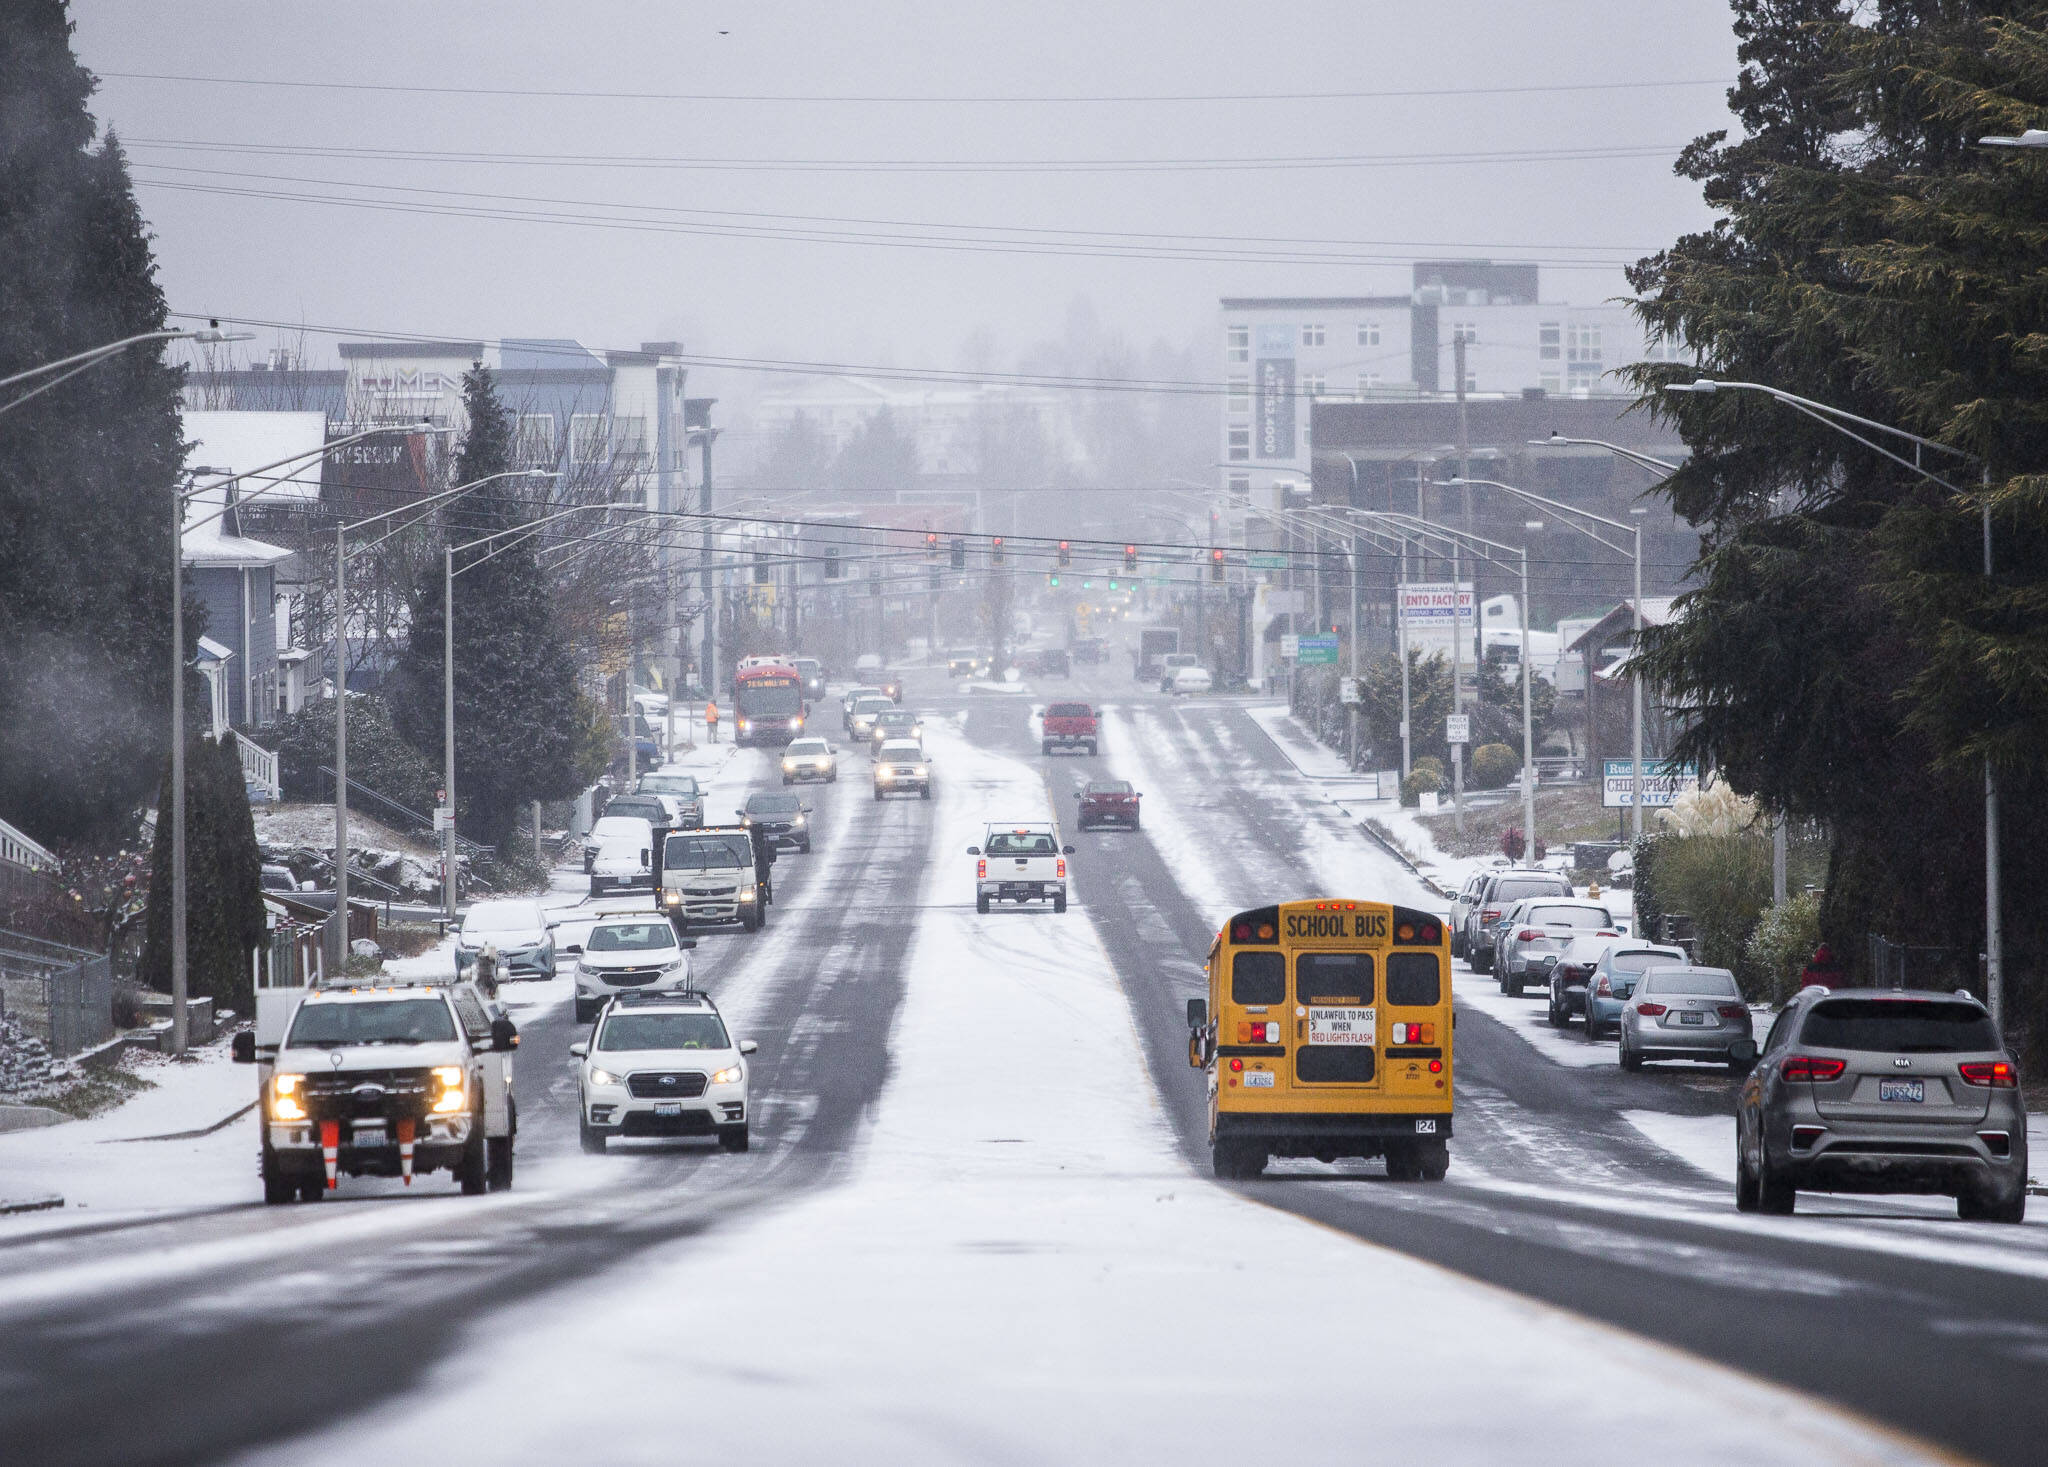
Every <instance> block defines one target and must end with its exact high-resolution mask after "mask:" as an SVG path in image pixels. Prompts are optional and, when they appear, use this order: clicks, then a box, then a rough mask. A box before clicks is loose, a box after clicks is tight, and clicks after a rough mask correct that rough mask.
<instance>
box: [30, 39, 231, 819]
mask: <svg viewBox="0 0 2048 1467" xmlns="http://www.w3.org/2000/svg"><path fill="white" fill-rule="evenodd" d="M70 36H71V22H70V19H69V16H68V13H67V7H66V5H65V3H64V0H15V3H13V4H10V5H7V6H5V7H0V119H4V122H0V261H4V262H5V265H4V268H0V376H6V375H9V374H11V373H14V372H18V371H22V370H25V369H27V368H30V367H34V366H37V365H40V364H42V363H44V362H48V361H52V360H55V359H57V358H60V357H65V356H69V355H72V354H74V353H76V352H80V351H85V350H88V349H90V348H92V347H95V346H99V345H103V344H105V343H108V342H111V341H117V340H120V339H122V338H124V337H128V336H134V335H138V334H140V333H143V332H148V331H154V330H159V329H161V328H162V327H163V325H164V320H165V306H164V299H163V293H162V291H161V290H160V289H159V288H158V286H157V282H156V266H155V262H154V259H153V257H152V255H151V252H150V248H149V241H148V236H147V233H146V231H145V229H144V226H143V222H142V218H141V214H140V212H139V211H138V209H137V208H136V205H135V199H134V196H133V193H132V191H131V189H130V187H129V180H128V167H127V162H126V160H125V158H124V157H123V156H122V152H121V149H120V147H119V145H118V144H117V143H116V142H115V141H114V139H113V138H111V137H109V138H107V139H106V140H105V141H103V142H102V143H101V144H100V145H99V146H98V147H94V146H93V136H94V123H93V119H92V117H91V115H90V114H89V113H88V112H87V110H86V101H87V98H88V97H89V96H90V95H91V92H92V88H93V79H92V76H91V75H90V74H89V73H88V72H87V71H85V69H84V68H82V67H81V66H79V64H78V62H77V60H76V58H75V57H74V56H73V55H72V51H71V40H70ZM179 380H180V374H179V372H178V370H177V369H175V368H173V367H170V366H167V365H166V364H165V362H164V359H163V353H162V350H161V348H160V347H158V346H153V345H145V346H138V347H132V348H130V349H129V350H127V351H125V352H123V353H121V354H120V355H118V356H116V357H114V358H112V359H111V360H108V361H106V362H103V363H101V364H99V365H97V366H94V367H92V368H90V369H88V370H86V371H84V372H81V373H79V374H78V375H77V376H75V377H72V378H70V379H69V380H68V381H65V382H63V383H61V384H60V385H58V386H55V387H53V388H51V390H49V391H47V392H44V393H43V394H41V395H40V396H38V397H37V398H35V399H34V400H33V401H32V402H29V403H27V404H25V405H23V406H22V407H19V408H17V409H15V410H14V411H12V412H9V413H6V414H5V415H0V526H4V527H5V528H4V530H0V816H4V817H5V818H6V819H8V820H10V821H12V822H14V823H15V824H17V825H19V826H20V827H22V828H23V829H24V830H26V831H27V832H28V833H29V834H30V835H32V836H35V837H37V838H38V839H41V840H44V841H48V842H56V841H59V840H72V841H77V840H95V839H111V838H115V837H118V836H119V835H120V834H122V833H123V831H124V829H127V828H132V826H129V825H128V822H129V821H130V820H132V818H133V814H134V811H135V808H136V806H137V805H138V804H140V803H141V801H142V800H143V799H144V798H145V797H146V796H147V795H148V793H149V791H150V787H151V785H152V783H153V780H154V776H155V766H156V764H157V761H158V758H159V756H160V755H161V753H162V751H163V748H164V744H165V740H166V735H167V730H166V725H167V724H168V722H169V719H168V716H167V704H168V701H169V695H170V694H169V688H170V680H169V673H168V672H167V670H166V664H167V663H168V661H169V658H168V652H169V648H168V647H166V646H165V640H166V631H165V628H166V626H167V625H168V622H169V610H170V598H171V582H170V575H171V572H170V559H171V538H170V531H171V526H170V515H171V496H172V494H173V493H174V492H175V487H176V484H177V480H178V470H179V466H180V464H181V463H182V461H183V458H184V451H185V450H184V445H183V443H182V441H181V434H180V423H179V417H178V390H179ZM30 385H34V384H30ZM19 390H20V389H15V390H12V391H8V392H6V393H5V394H4V397H5V398H7V399H9V400H11V399H12V398H13V396H14V395H15V392H16V391H19ZM195 635H196V633H194V632H193V631H192V629H191V628H189V627H188V629H187V644H188V646H189V645H190V644H191V641H192V639H193V637H194V636H195Z"/></svg>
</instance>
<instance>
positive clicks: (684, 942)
mask: <svg viewBox="0 0 2048 1467" xmlns="http://www.w3.org/2000/svg"><path fill="white" fill-rule="evenodd" d="M696 945H697V939H696V938H694V937H677V936H676V929H675V924H674V923H672V922H670V921H669V919H668V918H667V917H665V916H663V915H662V914H661V913H659V912H645V913H637V912H636V913H629V914H625V915H620V916H612V917H607V918H605V919H604V920H603V921H601V922H599V923H597V924H596V925H594V926H593V927H592V928H591V929H590V935H589V936H588V937H586V938H584V939H583V951H582V952H581V953H579V954H578V955H577V957H576V1022H577V1023H579V1024H588V1023H589V1022H590V1021H591V1020H592V1019H594V1018H596V1017H597V1011H598V1010H599V1009H601V1008H603V1007H604V1001H605V1000H606V999H608V998H610V997H611V996H612V995H613V994H618V993H642V992H676V991H679V990H686V989H688V988H689V986H690V955H689V951H688V950H689V949H690V948H693V947H695V946H696Z"/></svg>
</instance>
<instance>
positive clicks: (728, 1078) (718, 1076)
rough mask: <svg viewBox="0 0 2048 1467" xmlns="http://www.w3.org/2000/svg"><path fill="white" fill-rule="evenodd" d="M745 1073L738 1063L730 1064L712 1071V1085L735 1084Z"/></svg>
mask: <svg viewBox="0 0 2048 1467" xmlns="http://www.w3.org/2000/svg"><path fill="white" fill-rule="evenodd" d="M746 1073H747V1072H746V1071H745V1070H743V1069H741V1068H740V1067H739V1066H738V1065H731V1066H728V1067H727V1068H725V1069H723V1070H715V1071H713V1072H712V1075H711V1083H712V1084H714V1085H737V1084H739V1082H740V1081H741V1080H743V1079H745V1078H746Z"/></svg>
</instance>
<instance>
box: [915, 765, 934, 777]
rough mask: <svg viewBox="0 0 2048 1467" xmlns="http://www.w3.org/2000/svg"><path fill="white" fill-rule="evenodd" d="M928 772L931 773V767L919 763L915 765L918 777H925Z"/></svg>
mask: <svg viewBox="0 0 2048 1467" xmlns="http://www.w3.org/2000/svg"><path fill="white" fill-rule="evenodd" d="M930 773H931V769H930V768H929V767H928V766H926V765H923V764H920V765H918V766H917V777H918V778H919V779H923V778H925V777H926V776H928V775H929V774H930Z"/></svg>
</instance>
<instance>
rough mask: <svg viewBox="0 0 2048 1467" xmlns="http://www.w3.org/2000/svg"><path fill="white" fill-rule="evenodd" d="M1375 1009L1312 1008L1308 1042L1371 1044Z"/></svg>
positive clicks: (1309, 1016)
mask: <svg viewBox="0 0 2048 1467" xmlns="http://www.w3.org/2000/svg"><path fill="white" fill-rule="evenodd" d="M1375 1012H1376V1011H1375V1010H1373V1009H1351V1008H1345V1009H1310V1010H1309V1011H1308V1042H1309V1043H1310V1044H1371V1043H1372V1042H1373V1038H1374V1035H1373V1018H1374V1014H1375Z"/></svg>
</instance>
